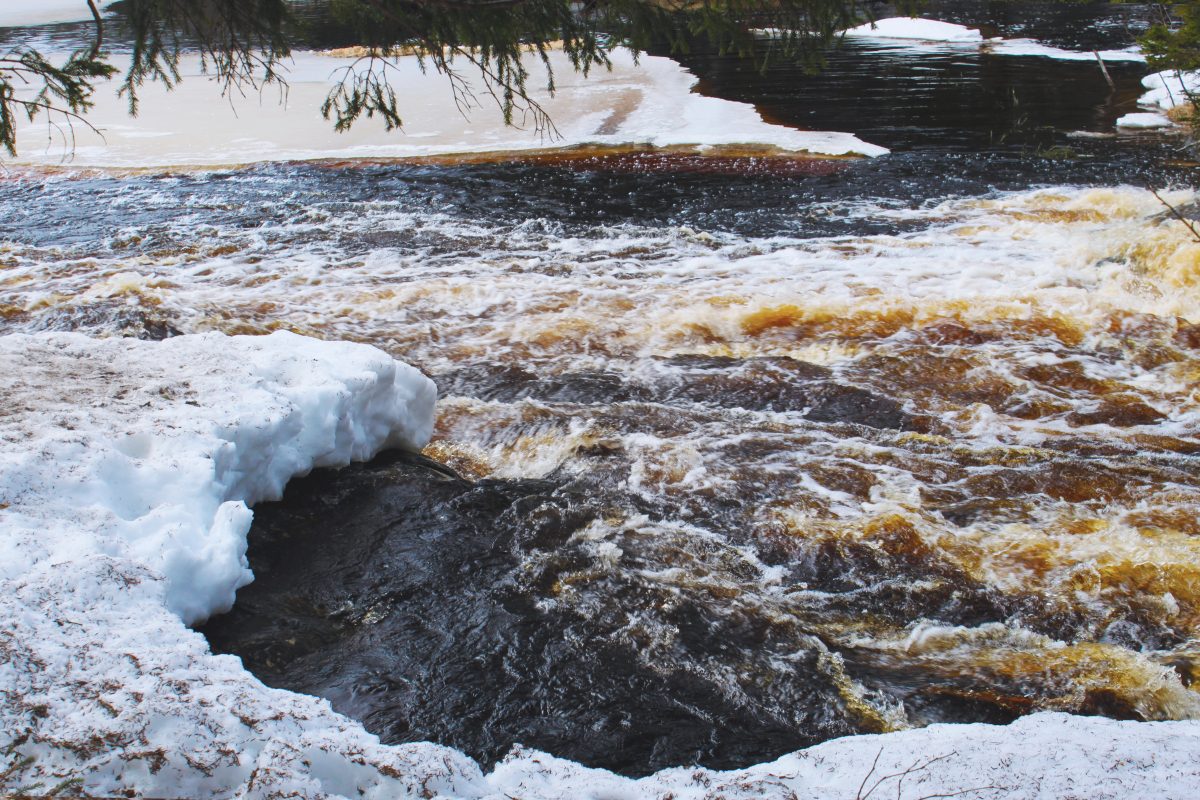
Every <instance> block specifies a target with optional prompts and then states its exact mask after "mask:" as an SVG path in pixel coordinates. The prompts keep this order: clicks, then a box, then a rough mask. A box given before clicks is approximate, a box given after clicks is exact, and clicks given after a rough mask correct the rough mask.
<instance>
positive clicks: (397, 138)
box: [17, 50, 887, 167]
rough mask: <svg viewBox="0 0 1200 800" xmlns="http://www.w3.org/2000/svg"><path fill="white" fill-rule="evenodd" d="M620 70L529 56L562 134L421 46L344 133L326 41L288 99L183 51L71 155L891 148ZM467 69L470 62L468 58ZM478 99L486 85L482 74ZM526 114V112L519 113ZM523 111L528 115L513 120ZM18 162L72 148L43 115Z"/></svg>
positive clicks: (129, 161) (671, 77)
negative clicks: (551, 85)
mask: <svg viewBox="0 0 1200 800" xmlns="http://www.w3.org/2000/svg"><path fill="white" fill-rule="evenodd" d="M611 58H612V62H613V69H612V70H611V71H606V70H604V69H601V68H594V69H593V70H592V72H591V75H590V76H588V77H584V76H582V75H580V74H578V73H576V72H575V70H574V69H573V68H572V66H571V65H570V63H569V61H568V60H567V56H566V55H565V54H564V53H562V52H561V51H554V52H552V53H550V62H551V66H552V67H553V69H554V76H555V81H556V85H557V91H556V92H555V94H554V96H553V97H551V96H550V95H549V94H548V93H547V92H545V91H544V90H542V89H537V88H535V87H537V86H538V84H539V81H541V80H542V77H541V74H540V72H539V71H540V70H541V66H540V65H539V64H534V63H530V64H529V69H530V72H531V75H530V79H529V86H530V89H531V93H532V94H533V95H534V96H535V97H536V99H537V100H538V102H539V103H541V104H542V105H543V107H544V108H545V109H546V110H547V112H549V114H550V117H551V119H553V121H554V124H555V126H556V128H557V133H558V134H559V135H560V138H555V137H553V136H541V135H539V134H538V133H537V132H535V131H533V130H531V129H530V128H529V127H524V128H518V127H513V126H506V125H504V122H503V119H502V117H501V114H500V111H499V110H498V109H497V108H496V107H495V106H494V105H491V104H490V100H489V101H487V102H485V103H483V104H482V105H481V106H480V107H478V108H474V109H472V110H471V112H470V114H469V116H464V115H463V114H462V113H461V112H460V110H459V109H458V108H457V107H456V105H455V102H454V96H453V94H452V92H451V86H450V84H449V83H448V81H447V80H446V78H445V77H443V76H441V75H437V74H435V73H433V71H432V70H430V71H429V73H428V74H427V73H426V72H424V71H423V70H422V68H421V65H420V63H419V62H418V61H417V59H416V58H415V57H411V56H403V57H399V58H397V59H396V60H395V64H394V69H389V72H388V78H389V80H390V81H391V82H392V84H393V85H394V86H398V87H402V89H403V91H402V93H401V103H400V114H401V116H402V118H403V120H404V129H403V131H392V132H388V131H386V130H384V126H383V124H382V122H380V121H379V120H377V119H376V120H371V119H363V120H360V121H359V122H358V123H356V124H355V126H354V127H353V128H352V129H351V130H350V131H348V132H346V133H342V134H339V133H336V132H335V131H334V130H333V123H331V122H330V121H329V120H326V119H324V118H323V117H322V116H321V113H320V107H321V103H322V101H323V100H324V99H325V97H326V95H327V94H328V92H329V90H330V89H331V88H332V86H333V83H332V82H331V81H332V79H333V77H334V76H335V74H336V73H337V72H338V70H341V69H344V68H345V67H348V66H350V65H351V64H353V63H354V59H352V58H334V57H331V56H326V55H321V54H318V53H311V52H308V53H296V54H295V57H294V62H292V63H291V65H290V70H289V71H288V73H287V81H288V84H289V89H288V92H287V97H286V103H281V102H280V99H281V98H280V96H279V95H278V94H277V93H276V92H275V91H274V90H273V89H267V90H266V93H265V94H264V95H263V96H262V97H261V98H260V97H252V98H249V99H248V100H247V99H240V98H239V99H235V100H234V101H233V102H232V103H231V102H230V101H229V100H227V99H223V98H221V97H220V90H219V87H218V86H216V85H215V84H214V83H213V82H212V81H211V80H208V79H207V78H205V77H204V76H203V75H202V74H201V72H200V62H199V60H198V59H197V58H188V59H184V61H183V63H182V64H181V71H182V72H183V75H184V77H185V80H184V81H183V83H181V84H180V85H179V87H178V88H177V89H175V90H174V91H172V92H169V93H168V92H166V91H164V90H163V89H162V88H161V86H158V85H153V86H151V85H147V86H146V87H144V89H143V90H142V92H141V98H142V102H141V106H140V111H139V115H138V117H137V118H134V119H131V118H130V117H129V114H128V107H127V104H126V102H125V100H124V99H122V98H118V97H117V96H116V92H115V87H114V88H113V89H112V90H108V89H106V88H104V87H101V90H100V91H97V93H96V94H95V95H94V99H95V101H96V106H95V108H93V109H92V110H91V111H89V112H88V115H87V118H88V121H89V122H90V123H91V124H93V125H95V126H96V127H97V128H99V129H101V131H102V133H103V136H98V135H96V134H94V133H92V132H91V131H87V130H84V129H83V128H82V127H81V126H78V125H77V126H76V129H75V134H76V136H77V140H76V142H75V147H74V151H73V158H72V159H71V163H73V164H74V165H79V166H129V167H144V166H174V165H205V166H212V165H228V164H243V163H249V162H253V161H277V160H300V159H320V158H405V157H419V156H433V155H453V154H463V153H480V152H496V151H501V152H510V151H527V150H537V149H542V148H557V147H570V146H577V145H584V144H595V145H601V146H607V145H648V146H653V147H673V146H696V147H700V148H708V147H714V146H724V145H766V146H769V147H775V148H778V149H780V150H782V151H787V152H794V153H813V154H821V155H845V154H852V153H857V154H859V155H865V156H876V155H882V154H884V153H886V152H887V150H886V149H885V148H882V147H879V146H877V145H873V144H869V143H866V142H863V141H861V140H860V139H858V138H856V137H854V136H852V135H851V134H848V133H837V132H824V131H800V130H796V129H794V128H788V127H784V126H782V125H772V124H769V123H767V122H765V121H763V119H762V117H761V116H760V115H759V114H758V112H757V111H756V110H755V109H754V107H753V106H751V105H749V104H746V103H736V102H732V101H728V100H721V99H718V98H713V97H705V96H703V95H700V94H697V93H695V92H694V91H693V88H694V87H695V85H696V83H697V78H696V77H695V76H694V75H693V74H692V73H690V72H688V71H687V70H686V69H684V68H683V67H682V66H680V65H679V64H677V63H676V62H674V61H672V60H671V59H668V58H660V57H656V56H649V55H643V56H641V58H640V59H639V60H638V62H637V63H634V57H633V54H632V53H630V52H629V51H628V50H617V51H614V52H613V53H612V55H611ZM461 66H462V67H463V69H464V70H465V73H464V74H466V75H467V77H468V78H472V77H473V76H472V75H471V73H470V72H469V69H470V68H469V66H468V65H465V64H464V65H461ZM475 88H476V89H477V90H478V95H479V96H480V97H481V98H485V99H486V98H487V97H488V95H487V93H486V92H485V91H483V90H482V88H481V87H479V86H478V85H477V86H476V87H475ZM518 116H519V115H518ZM518 121H519V120H518ZM17 141H18V142H19V143H21V159H20V161H21V162H23V163H41V164H55V163H59V162H62V161H63V160H64V147H63V145H64V142H63V141H61V139H60V140H53V139H52V140H51V142H50V146H48V147H47V146H46V145H45V142H46V141H47V127H46V123H45V121H44V120H41V119H39V120H38V121H35V122H33V123H27V124H25V125H23V126H22V127H21V128H20V130H19V131H18V133H17Z"/></svg>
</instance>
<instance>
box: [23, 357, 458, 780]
mask: <svg viewBox="0 0 1200 800" xmlns="http://www.w3.org/2000/svg"><path fill="white" fill-rule="evenodd" d="M0 371H2V372H3V373H4V374H5V376H6V381H5V384H4V387H3V389H0V393H2V395H3V409H4V411H3V412H0V586H2V587H3V589H2V590H0V620H3V624H2V626H0V745H7V743H8V742H11V741H23V742H24V744H23V745H22V747H21V753H22V754H23V755H29V756H32V757H34V758H35V759H37V763H36V766H35V767H32V768H30V771H31V772H32V774H30V775H20V774H18V775H16V776H12V777H11V780H12V781H14V782H15V783H12V784H10V785H9V787H8V788H13V787H15V786H19V785H27V784H29V783H34V782H36V781H37V780H43V779H44V780H46V781H47V783H48V784H49V785H53V784H54V783H57V782H58V781H59V780H61V779H63V778H66V777H75V776H81V777H84V778H85V780H86V787H87V789H88V790H89V791H93V792H96V793H100V794H116V793H118V792H123V791H124V790H127V789H132V790H133V791H135V792H137V793H138V794H139V795H154V796H169V797H203V796H210V795H212V794H214V793H216V794H221V793H226V794H228V793H231V792H233V791H235V790H237V789H239V788H243V789H244V788H247V787H250V786H251V785H254V786H256V787H262V788H264V789H265V790H272V791H299V792H319V791H332V792H336V793H339V794H343V795H349V796H358V795H359V792H360V790H361V791H365V792H367V795H368V796H385V797H392V796H395V795H396V793H397V791H398V790H399V789H404V788H405V787H408V789H410V790H411V791H412V792H414V793H415V792H416V791H417V790H418V789H419V787H420V786H421V785H425V784H426V783H427V784H428V785H429V786H431V787H436V788H439V789H445V790H447V791H451V790H452V791H454V792H458V791H465V790H466V788H467V787H469V786H471V785H473V784H472V783H471V782H472V781H476V780H478V778H479V774H478V770H477V769H476V768H475V766H474V764H473V763H472V762H471V761H470V760H469V759H466V758H465V757H463V756H460V755H458V754H455V753H452V752H450V751H446V750H443V749H442V748H437V747H434V746H432V745H427V746H417V747H410V748H380V747H379V745H378V742H377V741H376V740H375V738H374V737H371V736H369V735H367V734H366V733H364V732H363V731H362V729H361V727H359V726H358V725H357V724H355V723H352V722H350V721H348V720H346V719H344V718H342V717H340V716H338V715H336V714H334V713H333V712H332V710H331V709H330V708H329V706H328V704H327V703H325V702H324V701H320V700H316V699H314V698H308V697H301V696H298V695H291V694H288V693H285V692H279V691H274V690H269V689H266V688H265V687H263V686H262V685H261V684H260V683H259V682H258V681H257V680H255V679H254V678H253V677H252V676H250V675H249V674H247V673H246V672H245V671H244V670H243V669H242V668H241V663H240V661H239V660H238V659H236V658H233V657H214V656H212V655H210V654H209V653H208V648H207V644H206V643H205V641H204V640H203V638H202V637H200V636H199V635H198V634H195V633H193V632H191V631H189V630H188V629H187V628H186V627H185V625H184V623H185V622H189V621H195V620H198V619H202V618H204V617H206V616H208V615H209V614H210V613H212V612H214V611H217V610H220V609H222V608H226V607H228V606H229V605H230V604H231V603H232V601H233V593H234V590H235V589H236V588H237V587H239V586H241V585H243V584H245V583H246V582H247V581H248V580H249V579H250V574H249V572H248V570H247V569H246V561H245V558H244V553H245V548H246V532H247V529H248V527H249V523H250V512H249V510H248V509H247V504H248V503H253V502H255V501H257V500H264V499H270V498H276V497H278V496H279V495H280V493H281V491H282V489H283V486H284V484H285V483H286V481H287V480H288V479H289V478H290V477H292V476H293V475H296V474H300V473H303V472H306V471H308V470H310V469H312V468H313V467H315V466H322V465H337V464H345V463H347V462H349V461H350V460H351V459H365V458H368V457H370V456H371V455H372V454H374V453H375V452H376V451H378V450H379V449H380V448H383V447H389V446H395V447H409V448H417V447H421V446H422V445H423V444H424V443H425V442H426V441H427V440H428V437H429V434H430V431H431V427H432V421H433V403H434V399H435V396H436V390H435V388H434V386H433V384H432V383H431V382H430V381H429V380H428V379H427V378H425V377H424V376H422V375H421V374H420V373H419V372H417V371H416V370H414V369H412V368H411V367H408V366H406V365H404V364H400V363H398V362H396V361H394V360H393V359H391V358H390V357H388V356H387V355H386V354H384V353H382V352H380V351H379V350H376V349H374V348H371V347H366V346H363V345H355V344H344V343H327V342H317V341H314V340H310V339H304V338H302V337H299V336H295V335H293V334H288V333H277V334H274V335H272V336H268V337H261V338H254V337H234V338H227V337H225V336H222V335H219V334H206V335H198V336H186V337H180V338H177V339H170V340H167V341H164V342H161V343H149V342H139V341H133V340H127V339H110V340H102V341H97V340H92V339H88V338H86V337H83V336H80V335H76V334H54V335H40V336H34V337H31V336H8V337H3V338H0ZM398 776H399V777H398ZM414 776H419V777H414ZM464 781H465V783H464ZM0 783H2V779H0ZM378 787H386V791H384V793H383V794H382V795H371V794H370V792H371V791H372V790H373V789H374V788H378ZM4 788H5V787H4V786H0V793H2V790H3V789H4ZM381 791H383V790H381Z"/></svg>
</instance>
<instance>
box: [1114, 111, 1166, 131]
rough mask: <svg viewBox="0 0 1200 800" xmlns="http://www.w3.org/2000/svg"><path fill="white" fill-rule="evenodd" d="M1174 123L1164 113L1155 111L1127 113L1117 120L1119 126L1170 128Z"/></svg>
mask: <svg viewBox="0 0 1200 800" xmlns="http://www.w3.org/2000/svg"><path fill="white" fill-rule="evenodd" d="M1174 124H1175V123H1174V122H1171V120H1169V119H1167V118H1166V117H1164V116H1163V115H1162V114H1155V113H1153V112H1139V113H1134V114H1126V115H1125V116H1123V117H1121V118H1120V119H1118V120H1117V127H1118V128H1169V127H1171V126H1172V125H1174Z"/></svg>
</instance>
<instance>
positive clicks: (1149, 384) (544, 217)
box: [0, 73, 1200, 773]
mask: <svg viewBox="0 0 1200 800" xmlns="http://www.w3.org/2000/svg"><path fill="white" fill-rule="evenodd" d="M1072 74H1074V73H1072ZM1095 79H1096V76H1095V75H1092V76H1090V78H1089V80H1093V81H1094V80H1095ZM1072 80H1078V81H1083V80H1084V77H1083V76H1076V77H1075V78H1072ZM1073 124H1074V123H1073ZM1096 125H1097V126H1098V127H1102V125H1103V120H1100V121H1099V122H1096ZM1059 133H1063V132H1062V131H1059ZM905 135H908V134H905ZM1073 141H1075V142H1076V144H1075V147H1076V149H1077V152H1076V153H1074V155H1075V156H1076V157H1075V158H1071V159H1065V160H1061V159H1059V160H1054V159H1048V158H1044V157H1042V156H1041V155H1039V154H1038V153H1037V152H1035V151H1034V150H1033V149H1031V148H1028V147H1025V146H1023V145H1017V146H1012V145H1010V144H1007V143H1001V144H1000V145H998V146H996V147H992V148H990V149H987V150H986V151H984V152H969V151H964V150H963V148H962V143H961V142H959V141H943V142H942V145H944V146H942V147H941V148H940V149H928V150H922V151H921V152H916V153H898V154H895V155H892V156H888V157H885V158H882V159H877V160H873V161H836V162H820V164H819V165H807V166H804V165H798V164H797V163H796V162H786V164H785V162H782V161H780V162H773V161H772V160H771V159H769V158H765V159H764V158H759V157H754V156H750V155H746V154H744V153H743V154H732V155H728V157H725V158H719V159H705V158H703V157H699V156H696V155H695V154H649V155H638V154H633V153H623V154H610V155H604V154H587V153H573V154H570V155H569V156H567V155H564V156H562V157H561V158H559V157H544V158H541V159H532V158H526V159H524V160H511V161H508V162H501V163H496V164H475V165H453V164H449V165H447V164H441V165H405V164H374V165H366V164H360V165H347V164H320V163H318V164H310V165H294V164H293V165H287V164H284V165H269V166H259V167H254V168H248V169H242V170H228V171H208V172H195V171H192V172H178V173H174V174H166V173H161V172H154V173H148V174H136V173H126V174H113V173H88V172H83V171H75V172H37V171H14V172H11V173H9V174H8V175H6V176H5V180H4V181H3V182H2V183H0V240H2V241H3V242H4V243H3V245H2V246H0V330H2V331H3V332H6V333H7V332H19V331H33V330H44V329H79V330H84V331H89V332H93V333H100V334H114V333H123V334H127V335H141V336H151V337H158V336H165V335H171V334H173V333H176V332H191V331H200V330H222V331H226V332H231V333H263V332H267V331H270V330H275V329H279V328H287V329H292V330H296V331H299V332H302V333H306V334H310V335H314V336H320V337H327V338H346V339H353V340H357V341H364V342H370V343H372V344H375V345H377V346H379V347H381V348H383V349H385V350H387V351H388V352H390V353H392V354H394V355H395V356H397V357H398V358H402V359H404V360H407V361H409V362H411V363H413V364H415V365H417V366H419V367H421V368H422V369H424V370H425V371H426V372H427V373H428V374H430V375H431V376H432V377H433V378H434V379H435V380H436V381H437V383H438V385H439V388H440V391H441V395H442V399H441V401H440V404H439V419H438V427H437V433H436V435H435V439H434V441H433V443H432V444H431V445H430V446H429V448H428V449H427V450H426V453H425V457H424V458H420V457H416V456H398V455H391V456H386V457H383V458H381V459H379V460H378V461H376V462H374V463H372V464H370V465H365V466H358V467H352V468H348V469H346V470H342V471H339V472H333V473H323V474H316V475H313V476H311V477H309V478H307V479H303V480H300V481H297V482H295V483H294V484H293V486H291V487H290V488H289V492H288V496H287V497H286V498H285V500H284V502H283V503H280V504H277V505H272V506H263V507H260V508H259V509H256V523H255V525H256V527H255V529H254V531H253V532H252V534H251V543H250V554H249V556H250V560H251V565H252V566H253V568H254V570H255V573H256V576H257V577H256V582H255V583H254V584H252V585H251V586H249V587H247V588H245V589H243V590H242V591H241V592H240V593H239V600H238V605H237V606H236V607H235V609H234V610H233V612H231V613H230V614H228V615H226V616H224V617H220V618H217V619H214V620H212V621H211V622H210V623H209V624H208V626H207V627H206V628H205V633H206V634H207V635H208V636H209V637H210V641H211V642H212V643H213V645H214V647H215V648H217V649H221V650H225V651H229V652H235V653H238V654H239V655H241V656H242V658H243V659H244V661H245V663H246V665H247V666H248V668H250V669H251V670H252V671H254V672H255V673H256V674H258V675H259V676H260V677H262V678H263V679H264V680H265V681H267V682H268V683H270V684H272V685H278V686H283V687H287V688H292V689H296V690H300V691H305V692H312V693H317V694H321V695H323V696H326V697H329V698H330V699H331V700H332V701H333V702H334V705H335V707H337V708H339V709H341V710H343V711H345V712H346V713H348V714H351V715H353V716H356V717H358V718H361V719H363V720H364V721H365V722H366V723H367V725H368V727H370V728H371V729H372V730H374V731H376V732H378V733H380V734H381V735H382V736H383V737H384V738H385V739H386V740H388V741H410V740H420V739H433V740H436V741H440V742H444V743H448V744H452V745H455V746H457V747H460V748H463V749H464V750H466V751H467V752H469V753H471V754H472V755H475V756H477V757H479V758H481V759H494V758H496V757H499V756H501V755H503V753H504V752H505V751H506V750H507V749H508V748H509V747H510V746H511V745H512V744H513V743H514V742H522V743H524V744H526V745H530V746H535V747H540V748H543V749H546V750H549V751H551V752H553V753H555V754H556V755H562V756H566V757H570V758H573V759H576V760H581V761H583V762H585V763H589V764H597V765H602V766H608V767H611V768H614V769H618V770H621V771H624V772H628V773H641V772H645V771H648V770H651V769H656V768H659V767H664V766H670V765H679V764H688V763H697V762H698V763H704V764H707V765H712V766H731V765H734V764H746V763H751V762H754V761H760V760H763V759H765V758H768V757H771V756H773V755H777V754H779V753H782V752H785V751H788V750H792V749H795V748H796V747H799V746H803V745H805V744H809V743H812V742H815V741H820V740H822V739H826V738H830V737H832V736H837V735H843V734H848V733H855V732H874V731H884V730H891V729H896V728H900V727H904V726H908V725H923V724H928V723H931V722H937V721H970V720H983V721H991V722H1003V721H1007V720H1011V719H1013V718H1015V717H1016V716H1018V715H1021V714H1025V713H1029V712H1031V711H1035V710H1039V709H1058V710H1066V711H1075V712H1080V713H1092V714H1106V715H1109V716H1116V717H1121V718H1133V719H1180V718H1193V717H1196V716H1197V715H1200V697H1198V695H1197V693H1196V692H1195V691H1193V690H1192V688H1191V685H1192V682H1193V680H1194V677H1195V675H1196V672H1197V669H1198V668H1200V647H1198V644H1197V642H1198V631H1200V618H1198V617H1197V611H1196V609H1197V607H1198V602H1200V558H1198V556H1200V553H1198V552H1197V547H1198V545H1197V542H1200V538H1198V537H1197V534H1200V527H1198V523H1197V518H1198V514H1197V512H1198V510H1200V473H1198V472H1197V465H1198V462H1197V453H1198V452H1200V439H1198V438H1197V430H1198V423H1200V413H1198V412H1200V395H1198V394H1197V388H1196V387H1197V385H1198V384H1197V381H1198V379H1200V305H1198V300H1200V244H1197V242H1196V241H1195V238H1194V237H1193V235H1192V233H1191V232H1190V231H1189V230H1188V229H1187V228H1186V227H1185V226H1184V225H1183V224H1182V223H1180V222H1179V221H1177V220H1176V219H1174V217H1173V216H1172V215H1171V214H1170V213H1168V212H1167V210H1166V208H1165V207H1164V205H1163V204H1162V203H1160V201H1159V200H1158V199H1156V198H1155V197H1154V195H1153V194H1152V193H1151V192H1149V191H1148V190H1146V189H1145V188H1142V185H1144V183H1146V182H1148V183H1151V184H1152V185H1154V186H1159V187H1161V186H1163V185H1165V184H1167V183H1169V182H1181V181H1186V180H1188V179H1189V177H1190V173H1189V169H1190V168H1189V167H1187V166H1186V165H1182V166H1178V165H1177V166H1175V167H1170V166H1164V165H1165V164H1168V162H1170V161H1171V160H1172V159H1175V158H1178V156H1176V155H1173V151H1172V148H1173V146H1174V145H1173V144H1171V143H1170V142H1168V143H1158V142H1155V141H1148V142H1142V143H1138V142H1136V141H1131V140H1113V141H1109V140H1096V139H1079V140H1073ZM887 143H888V144H894V142H887ZM1165 197H1166V199H1167V200H1168V201H1170V202H1171V203H1172V204H1174V205H1175V206H1176V207H1177V208H1179V209H1180V210H1181V211H1183V212H1184V213H1185V214H1191V213H1194V211H1193V210H1192V209H1193V208H1194V207H1193V206H1192V205H1191V204H1192V203H1194V202H1195V198H1194V196H1193V193H1192V192H1191V190H1186V189H1177V190H1174V191H1169V192H1167V193H1166V194H1165ZM447 467H448V468H449V469H447Z"/></svg>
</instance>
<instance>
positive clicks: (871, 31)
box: [845, 17, 983, 42]
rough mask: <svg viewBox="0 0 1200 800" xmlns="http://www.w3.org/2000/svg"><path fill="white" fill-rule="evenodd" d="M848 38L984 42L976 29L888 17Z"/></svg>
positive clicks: (853, 30) (852, 32) (851, 31)
mask: <svg viewBox="0 0 1200 800" xmlns="http://www.w3.org/2000/svg"><path fill="white" fill-rule="evenodd" d="M845 35H846V36H851V37H867V38H873V39H916V40H919V41H922V42H982V41H983V35H982V34H981V33H980V32H979V31H977V30H975V29H974V28H968V27H967V26H965V25H955V24H954V23H951V22H939V21H938V20H935V19H919V18H917V17H888V18H886V19H880V20H876V21H875V22H868V23H867V24H865V25H859V26H858V27H857V28H850V29H849V30H847V31H845Z"/></svg>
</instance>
